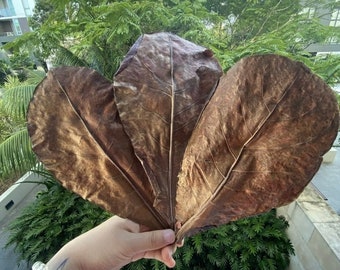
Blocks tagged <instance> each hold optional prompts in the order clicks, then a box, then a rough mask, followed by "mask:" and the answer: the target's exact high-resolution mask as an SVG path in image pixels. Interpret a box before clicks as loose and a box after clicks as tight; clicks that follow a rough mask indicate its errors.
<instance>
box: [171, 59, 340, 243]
mask: <svg viewBox="0 0 340 270" xmlns="http://www.w3.org/2000/svg"><path fill="white" fill-rule="evenodd" d="M338 123H339V112H338V109H337V102H336V100H335V97H334V95H333V93H332V90H331V89H330V88H329V87H328V86H327V85H326V84H325V83H324V82H323V81H322V80H321V79H319V78H318V77H317V76H315V75H313V74H312V73H311V72H310V71H309V70H308V69H307V68H306V67H305V66H304V65H303V64H301V63H298V62H293V61H291V60H289V59H287V58H284V57H280V56H275V55H266V56H254V57H250V58H246V59H243V60H241V61H240V62H239V63H237V64H236V65H235V66H234V67H233V68H232V69H231V70H230V71H229V72H228V73H227V74H226V75H225V76H223V78H222V79H221V80H220V84H219V86H218V88H217V89H216V91H215V94H214V96H213V97H212V98H211V100H210V102H209V104H208V105H207V107H206V109H205V110H204V112H203V114H202V117H201V119H200V121H199V124H198V126H197V127H196V128H195V130H194V132H193V135H192V137H191V140H190V141H189V144H188V147H187V149H186V152H185V155H184V158H183V167H182V172H181V174H180V180H179V183H178V192H177V196H176V200H177V208H176V217H177V219H178V220H179V221H180V222H181V223H182V224H183V227H182V228H181V230H180V232H179V234H178V237H179V238H181V237H183V236H184V235H190V234H193V233H195V232H197V230H198V229H202V228H207V227H210V226H217V225H220V224H224V223H228V222H229V221H232V220H236V219H239V218H242V217H246V216H251V215H255V214H258V213H262V212H264V211H267V210H269V209H271V208H274V207H277V206H280V205H284V204H287V203H289V202H291V201H292V200H293V199H295V198H296V197H297V196H298V195H299V194H300V193H301V192H302V190H303V188H304V187H305V186H306V185H307V183H308V182H309V181H310V180H311V179H312V177H313V175H314V174H315V173H316V171H317V170H318V168H319V166H320V163H321V161H322V155H323V154H324V153H325V152H326V151H327V150H328V149H329V148H330V147H331V144H332V142H333V140H334V139H335V136H336V132H337V129H338Z"/></svg>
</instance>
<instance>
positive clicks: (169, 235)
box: [163, 230, 175, 244]
mask: <svg viewBox="0 0 340 270" xmlns="http://www.w3.org/2000/svg"><path fill="white" fill-rule="evenodd" d="M163 237H164V240H165V242H166V243H168V244H172V243H173V242H174V241H175V233H174V232H173V231H172V230H164V232H163Z"/></svg>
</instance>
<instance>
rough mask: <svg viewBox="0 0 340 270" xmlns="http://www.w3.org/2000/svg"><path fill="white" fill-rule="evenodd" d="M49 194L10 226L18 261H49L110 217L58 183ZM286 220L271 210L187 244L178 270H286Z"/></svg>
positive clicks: (144, 264) (151, 263) (146, 265)
mask: <svg viewBox="0 0 340 270" xmlns="http://www.w3.org/2000/svg"><path fill="white" fill-rule="evenodd" d="M44 184H45V185H46V187H47V190H45V191H42V192H40V193H39V194H38V196H37V199H36V200H35V202H34V203H32V204H31V205H29V206H28V207H26V208H25V210H24V211H23V213H22V214H21V215H20V216H19V217H18V218H17V219H16V220H15V221H14V222H13V223H11V224H10V227H9V231H10V237H9V241H8V243H7V246H9V245H14V246H15V249H16V251H17V252H18V253H19V255H20V259H24V260H27V261H28V262H31V263H32V262H35V261H43V262H47V261H48V260H49V259H50V258H51V257H52V256H53V255H54V254H55V253H56V252H57V251H58V250H59V249H60V248H61V247H62V246H63V245H64V244H65V243H67V242H68V241H70V240H71V239H73V238H75V237H76V236H78V235H79V234H81V233H84V232H86V231H88V230H89V229H91V228H93V227H94V226H96V225H98V224H100V223H101V222H103V221H104V220H106V219H107V218H108V217H109V216H110V215H109V214H108V213H107V212H104V211H103V210H102V209H100V208H99V207H97V206H95V205H93V204H91V203H89V202H87V201H85V200H83V199H82V198H80V197H79V196H77V195H75V194H74V193H71V192H69V191H67V190H66V189H64V188H63V187H62V186H61V185H59V184H57V183H56V182H55V180H52V179H50V180H45V181H44ZM287 227H288V222H287V221H286V220H285V219H284V218H283V217H276V213H275V210H272V211H270V212H268V213H265V214H262V215H259V216H256V217H251V218H246V219H242V220H239V221H236V222H233V223H230V224H227V225H224V226H221V227H218V228H213V229H210V230H208V231H205V232H203V233H200V234H197V235H194V236H193V237H190V238H187V239H186V240H185V245H184V246H183V247H182V248H179V249H178V250H177V252H176V254H175V259H176V262H177V266H176V269H192V270H199V269H202V270H203V269H204V270H209V269H233V270H234V269H235V270H246V269H252V270H257V269H266V270H267V269H279V270H280V269H286V267H287V266H288V265H289V256H290V254H293V253H294V250H293V247H292V244H291V243H290V241H289V239H288V237H287V235H286V233H285V230H286V229H287ZM124 269H125V270H126V269H131V270H138V269H141V270H143V269H154V270H157V269H167V268H166V267H165V265H164V264H162V263H160V262H158V261H155V260H140V261H137V262H134V263H131V264H130V265H127V266H125V267H124Z"/></svg>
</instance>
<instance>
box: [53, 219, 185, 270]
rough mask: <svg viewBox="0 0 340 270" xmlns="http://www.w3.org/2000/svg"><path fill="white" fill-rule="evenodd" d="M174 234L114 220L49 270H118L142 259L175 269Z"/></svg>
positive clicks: (69, 248)
mask: <svg viewBox="0 0 340 270" xmlns="http://www.w3.org/2000/svg"><path fill="white" fill-rule="evenodd" d="M175 240H176V239H175V233H174V231H173V230H170V229H165V230H156V231H146V230H145V228H143V226H141V225H139V224H137V223H134V222H132V221H131V220H128V219H123V218H120V217H118V216H113V217H111V218H109V219H108V220H107V221H105V222H103V223H102V224H100V225H99V226H97V227H95V228H93V229H92V230H90V231H88V232H86V233H84V234H82V235H80V236H78V237H77V238H75V239H73V240H72V241H70V242H69V243H67V244H66V245H65V246H64V247H63V248H62V249H60V250H59V252H58V253H57V254H55V255H54V257H53V258H52V259H51V260H50V261H49V262H48V263H47V265H46V267H47V269H48V270H61V269H63V270H68V269H72V270H90V269H91V270H92V269H96V270H116V269H120V268H121V267H123V266H124V265H126V264H128V263H130V262H133V261H137V260H139V259H141V258H148V259H156V260H159V261H161V262H163V263H164V264H165V265H166V266H168V267H170V268H172V267H174V266H175V264H176V262H175V260H174V259H173V257H172V254H173V253H174V252H175V250H176V248H177V247H178V246H181V244H176V243H175Z"/></svg>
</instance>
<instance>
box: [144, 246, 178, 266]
mask: <svg viewBox="0 0 340 270" xmlns="http://www.w3.org/2000/svg"><path fill="white" fill-rule="evenodd" d="M172 255H173V249H172V247H171V246H167V247H164V248H162V249H158V250H151V251H147V252H146V253H145V254H144V256H143V258H145V259H156V260H158V261H160V262H162V263H164V264H165V265H166V266H167V267H170V268H172V267H174V266H175V265H176V261H175V260H174V258H173V257H172Z"/></svg>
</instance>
